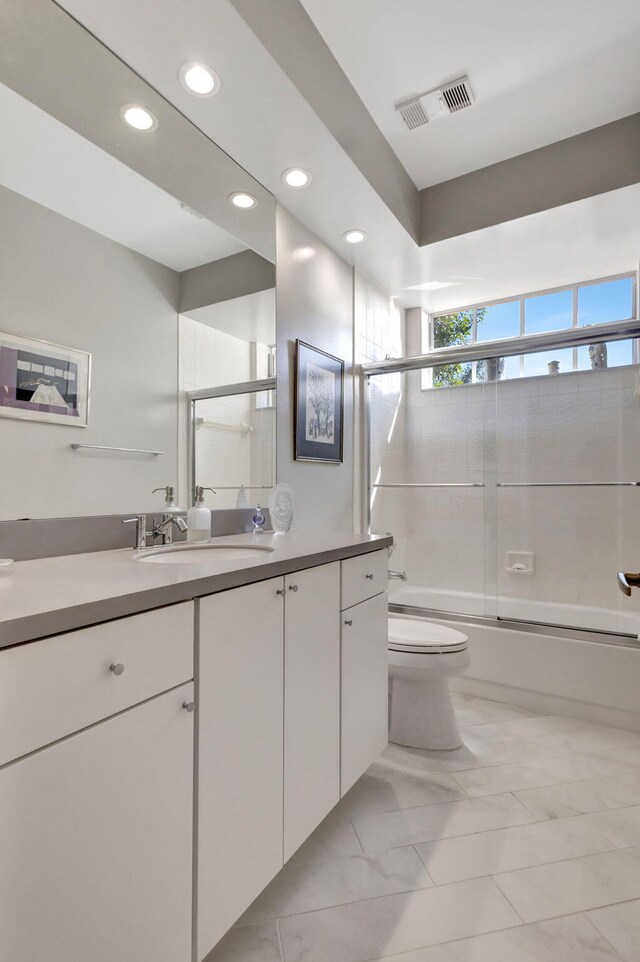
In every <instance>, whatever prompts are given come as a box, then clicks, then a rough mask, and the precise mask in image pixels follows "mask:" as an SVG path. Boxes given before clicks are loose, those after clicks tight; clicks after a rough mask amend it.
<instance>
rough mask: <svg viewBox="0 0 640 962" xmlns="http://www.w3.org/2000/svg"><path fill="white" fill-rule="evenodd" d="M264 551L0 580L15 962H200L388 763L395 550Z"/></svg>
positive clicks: (299, 547) (275, 543) (247, 541)
mask: <svg viewBox="0 0 640 962" xmlns="http://www.w3.org/2000/svg"><path fill="white" fill-rule="evenodd" d="M225 540H226V541H227V542H231V541H232V543H233V544H234V545H238V547H239V548H240V547H241V546H243V545H245V546H251V544H253V543H255V541H256V540H257V539H255V538H254V539H253V540H252V537H251V536H247V535H244V536H240V537H239V538H234V539H225ZM260 543H261V544H263V545H264V546H265V547H268V548H272V549H273V550H271V551H265V552H255V553H250V555H249V557H248V558H246V559H245V560H237V561H234V560H228V559H227V560H217V559H213V560H212V559H211V558H210V557H209V555H210V554H214V552H210V553H208V554H207V555H206V557H203V559H202V560H200V559H198V560H196V561H195V562H194V563H188V564H187V563H183V562H182V561H176V562H175V563H172V562H170V561H168V560H166V559H165V560H164V561H163V562H162V563H160V564H158V563H142V561H141V557H140V556H141V553H140V552H134V551H131V550H118V551H104V552H96V553H93V554H89V555H74V556H65V557H61V558H49V559H41V560H35V561H26V562H21V563H18V564H16V565H14V566H13V569H12V573H11V574H10V575H5V576H3V577H2V579H0V612H1V614H0V644H1V645H2V648H1V649H0V765H1V766H2V767H1V768H0V825H1V826H2V828H1V829H0V864H1V865H3V866H5V867H6V866H10V871H3V872H0V930H1V931H2V933H3V936H2V940H1V942H0V960H1V962H9V960H11V962H14V960H16V959H20V960H31V959H37V958H45V957H46V958H47V959H48V960H49V962H68V960H69V959H80V958H81V959H83V960H85V962H113V960H114V959H118V960H121V962H134V960H135V962H138V960H140V959H153V960H154V962H190V960H192V959H196V960H197V962H200V960H202V959H204V958H205V956H206V955H207V954H208V953H209V952H210V950H211V949H212V948H213V946H214V945H215V944H216V943H217V942H218V941H219V939H220V938H221V937H222V936H223V935H224V933H225V932H226V931H227V930H228V929H229V928H230V927H231V926H232V925H233V924H234V922H235V921H236V920H237V918H238V917H239V916H240V915H241V913H242V912H243V911H244V910H245V909H246V908H247V907H248V906H249V905H250V903H251V902H252V901H253V899H254V898H255V897H256V896H257V895H258V894H259V893H260V892H261V890H262V889H263V888H264V886H265V885H266V884H267V883H268V882H269V881H270V880H271V879H272V878H273V877H274V876H275V875H276V874H277V872H278V871H279V869H280V868H281V867H282V865H283V864H284V862H285V861H286V860H287V859H288V858H289V857H290V856H291V855H292V854H293V853H294V852H295V851H296V849H297V848H298V847H299V846H300V845H301V844H302V842H304V840H305V839H306V838H307V837H308V835H309V834H310V833H311V832H312V831H313V829H314V828H315V827H316V826H317V825H318V824H319V822H320V821H321V820H322V819H323V818H324V817H325V816H326V815H327V814H328V813H329V812H330V810H331V809H332V808H333V806H334V805H335V804H336V803H337V802H338V801H339V799H340V797H341V796H342V795H344V793H345V792H346V791H347V790H348V789H349V788H350V787H351V785H352V784H353V782H354V781H355V780H356V779H357V778H358V777H359V776H360V775H361V774H362V772H363V771H364V770H365V769H366V768H367V766H368V765H369V764H370V763H371V762H372V761H373V760H374V758H375V757H376V756H377V755H378V753H379V752H380V751H381V750H382V749H383V748H384V746H385V744H386V740H387V598H386V585H387V561H388V557H387V554H388V553H387V550H386V549H387V546H388V544H389V543H390V539H389V538H368V537H360V536H347V537H340V536H334V537H318V536H304V535H301V534H290V535H286V536H277V535H264V536H263V537H262V538H261V539H260ZM157 554H158V555H159V554H160V552H158V553H157ZM203 555H204V552H203ZM255 555H257V557H256V556H255ZM56 594H57V598H58V600H57V601H56ZM62 598H64V599H66V600H65V601H64V602H62V601H61V600H60V599H62ZM47 626H48V627H47Z"/></svg>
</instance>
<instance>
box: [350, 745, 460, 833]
mask: <svg viewBox="0 0 640 962" xmlns="http://www.w3.org/2000/svg"><path fill="white" fill-rule="evenodd" d="M456 798H465V792H464V791H463V790H462V789H461V788H460V786H459V785H458V783H457V782H456V781H455V779H453V778H452V777H451V775H448V774H445V773H440V772H407V771H404V770H403V769H402V768H401V767H399V766H398V765H396V764H395V763H394V762H393V761H390V760H389V759H386V758H382V759H381V760H380V761H379V762H376V763H375V764H374V765H371V767H370V768H369V769H368V770H367V771H366V772H365V774H364V775H363V776H362V778H360V779H359V780H358V781H357V782H356V784H355V785H354V786H353V788H351V789H350V790H349V791H348V792H347V794H346V795H345V796H344V798H343V799H342V800H341V801H340V802H339V803H338V805H337V806H336V808H335V809H334V815H335V816H336V817H338V818H351V817H353V816H354V815H365V814H368V813H371V812H393V811H397V810H398V809H402V808H416V807H417V806H419V805H432V804H433V803H434V802H448V801H452V800H453V799H456Z"/></svg>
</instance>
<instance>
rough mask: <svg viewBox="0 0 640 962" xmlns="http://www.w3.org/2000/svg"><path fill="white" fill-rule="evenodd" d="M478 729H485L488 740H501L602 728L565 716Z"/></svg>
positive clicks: (551, 716) (543, 716)
mask: <svg viewBox="0 0 640 962" xmlns="http://www.w3.org/2000/svg"><path fill="white" fill-rule="evenodd" d="M478 727H481V728H482V729H483V733H484V737H485V738H486V739H487V740H490V739H492V738H493V739H497V740H500V739H501V738H504V737H505V736H512V737H518V738H532V737H537V736H540V735H542V736H544V735H563V734H567V733H569V732H578V731H583V730H585V729H586V730H588V729H591V728H599V727H601V726H599V725H597V724H596V723H595V722H590V721H585V720H584V719H583V718H567V717H566V716H565V715H533V716H530V717H527V718H517V719H514V720H512V721H504V722H495V723H493V724H489V725H482V726H478Z"/></svg>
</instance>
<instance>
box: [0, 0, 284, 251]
mask: <svg viewBox="0 0 640 962" xmlns="http://www.w3.org/2000/svg"><path fill="white" fill-rule="evenodd" d="M0 37H2V44H1V48H0V82H2V83H4V84H6V86H8V87H10V88H11V89H12V90H15V91H16V93H18V94H20V95H21V96H22V97H24V98H26V99H27V100H29V101H30V102H31V103H33V104H35V105H36V106H37V107H40V108H41V109H42V110H45V111H46V112H47V113H48V114H50V115H51V116H52V117H54V118H55V119H56V120H59V121H60V122H61V123H63V124H66V126H67V127H70V128H71V129H72V130H75V131H77V132H78V133H80V134H82V136H83V137H86V139H87V140H89V141H91V142H92V143H94V144H95V145H96V146H98V147H100V148H102V149H103V150H105V151H106V152H107V153H108V154H111V156H113V157H116V158H117V159H118V160H120V161H122V162H123V163H124V164H126V165H127V166H128V167H130V168H131V169H132V170H135V171H137V173H139V174H141V175H142V176H143V177H146V178H147V179H148V180H149V181H151V182H152V183H154V184H156V185H157V186H158V187H161V188H162V189H163V190H165V191H166V192H167V193H169V194H171V195H172V196H173V197H175V198H177V199H179V200H180V201H183V202H184V203H186V204H188V205H189V207H191V208H192V209H193V210H195V211H197V212H199V213H200V214H203V215H204V216H205V217H208V218H209V219H210V220H211V221H213V223H214V224H217V225H218V226H219V227H222V228H223V229H224V230H227V231H228V232H229V233H230V234H232V235H233V236H234V237H237V238H239V239H240V241H242V242H243V243H244V244H246V245H247V246H249V247H251V248H253V249H254V250H258V251H260V253H261V254H263V255H264V256H265V257H268V258H270V259H271V260H274V259H275V247H274V229H273V223H274V216H275V213H274V212H275V199H274V197H273V195H272V194H270V193H269V191H267V190H266V189H265V188H264V187H263V186H262V185H261V184H259V183H258V181H257V180H255V179H254V178H253V177H252V176H251V175H250V174H248V173H247V172H246V171H244V170H243V169H242V168H241V167H239V165H238V164H236V162H235V161H234V160H232V159H231V157H229V156H228V154H226V153H225V152H224V151H223V150H222V149H221V148H220V147H218V146H217V144H214V143H213V141H211V140H210V139H209V138H208V137H206V136H205V134H203V133H202V131H200V130H199V129H198V128H197V127H196V126H195V125H194V124H192V123H191V121H189V120H187V118H186V117H185V116H184V115H183V114H181V113H180V112H179V111H178V110H177V109H176V108H175V107H174V106H173V105H172V104H170V103H169V102H168V101H167V100H165V98H164V97H162V96H161V95H160V94H159V93H158V92H157V91H156V90H154V89H153V87H150V86H149V84H147V83H146V82H145V81H144V80H143V79H142V78H141V77H140V76H139V75H138V74H137V73H135V71H134V70H132V69H131V68H130V67H129V66H127V64H125V63H124V62H123V61H122V60H120V59H119V58H118V57H117V56H116V55H115V54H114V53H112V51H111V50H109V49H108V48H107V47H106V46H105V45H104V44H102V43H101V42H100V41H99V40H97V39H96V37H94V36H93V35H92V34H91V33H89V31H88V30H86V29H85V28H84V27H83V26H82V25H81V24H79V23H78V22H77V21H76V20H74V18H73V17H71V16H70V15H69V14H68V13H67V12H66V11H65V10H63V9H62V8H61V7H59V6H58V5H57V4H56V3H55V2H53V0H0ZM126 103H143V104H144V105H145V106H146V107H148V108H149V109H151V110H152V111H153V112H154V113H155V114H156V117H157V118H158V129H157V130H155V131H154V132H153V134H151V135H149V134H143V135H142V136H140V134H139V133H138V132H136V131H132V130H129V129H128V128H127V127H126V126H125V125H124V124H123V123H122V121H121V119H120V115H119V111H120V107H121V106H122V105H123V104H126ZM150 137H152V138H153V141H152V142H151V141H150V139H149V138H150ZM151 143H152V149H150V146H151ZM212 187H213V188H215V189H212ZM234 191H248V192H249V193H251V194H254V195H255V196H256V197H257V198H258V200H259V201H260V204H259V206H258V207H257V208H256V209H255V210H254V211H252V213H251V218H250V219H249V218H247V217H246V213H245V212H243V211H238V210H237V209H236V208H235V207H233V206H232V205H231V204H229V203H228V197H229V194H230V193H232V192H234Z"/></svg>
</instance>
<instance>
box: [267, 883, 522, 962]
mask: <svg viewBox="0 0 640 962" xmlns="http://www.w3.org/2000/svg"><path fill="white" fill-rule="evenodd" d="M519 924H520V919H519V918H518V915H517V914H516V912H515V911H514V910H513V908H512V907H511V905H509V902H508V901H507V900H506V899H505V898H504V896H503V895H502V893H501V892H500V891H499V889H498V888H497V886H496V885H495V883H494V882H493V880H492V879H489V878H484V879H474V880H473V881H470V882H458V883H456V884H454V885H443V886H439V887H435V888H431V889H424V890H423V891H420V892H412V893H410V894H406V895H389V896H386V897H385V898H380V899H370V900H368V901H366V902H355V903H353V904H351V905H341V906H337V907H336V908H331V909H322V910H320V911H318V912H310V913H308V914H306V915H294V916H290V917H289V918H286V919H283V920H282V921H281V922H280V934H281V938H282V948H283V954H284V959H285V962H366V960H370V959H375V958H380V957H384V956H385V955H394V954H397V953H398V952H406V951H409V950H412V949H416V948H420V947H422V946H425V945H434V944H437V943H438V942H447V941H451V940H452V939H459V938H464V937H466V936H470V935H478V934H480V933H483V932H490V931H497V930H499V929H505V928H509V927H511V926H515V925H519Z"/></svg>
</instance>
